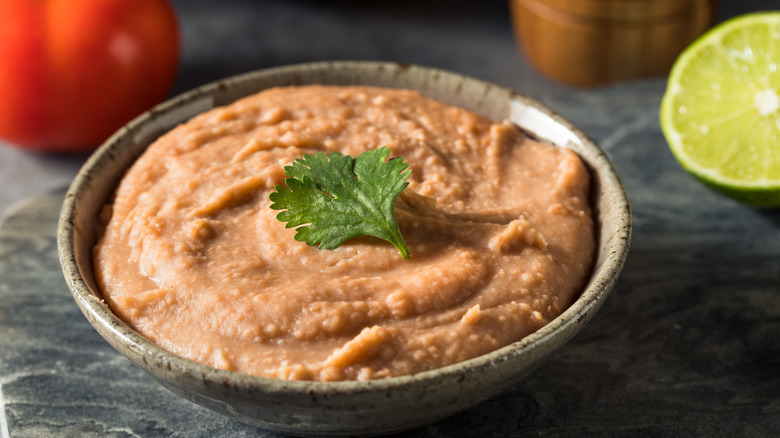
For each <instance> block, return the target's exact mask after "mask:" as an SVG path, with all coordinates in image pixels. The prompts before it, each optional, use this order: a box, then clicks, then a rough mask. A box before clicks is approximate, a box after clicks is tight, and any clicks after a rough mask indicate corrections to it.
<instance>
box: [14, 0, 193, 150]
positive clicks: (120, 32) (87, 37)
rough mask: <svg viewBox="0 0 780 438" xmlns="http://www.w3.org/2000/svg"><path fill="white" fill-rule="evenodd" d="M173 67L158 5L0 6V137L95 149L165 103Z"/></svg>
mask: <svg viewBox="0 0 780 438" xmlns="http://www.w3.org/2000/svg"><path fill="white" fill-rule="evenodd" d="M178 62H179V30H178V25H177V22H176V16H175V14H174V11H173V9H172V8H171V6H170V5H169V4H168V3H167V2H166V0H0V138H2V139H3V140H5V141H7V142H10V143H12V144H15V145H17V146H19V147H22V148H26V149H30V150H36V151H53V152H79V151H86V150H90V149H94V148H95V147H97V146H98V145H99V144H100V143H101V142H103V141H104V140H105V139H106V138H108V137H109V136H110V135H111V134H112V133H113V132H114V131H116V130H117V129H118V128H120V127H121V126H122V125H123V124H125V123H126V122H128V121H129V120H131V119H132V118H133V117H135V116H137V115H139V114H141V113H142V112H144V111H145V110H147V109H149V108H151V107H152V106H153V105H154V104H156V103H158V102H160V101H161V100H162V99H163V98H164V97H165V95H166V93H167V92H168V91H169V89H170V86H171V84H172V82H173V79H174V77H175V75H176V69H177V67H178Z"/></svg>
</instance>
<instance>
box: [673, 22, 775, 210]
mask: <svg viewBox="0 0 780 438" xmlns="http://www.w3.org/2000/svg"><path fill="white" fill-rule="evenodd" d="M778 70H780V12H762V13H755V14H748V15H743V16H741V17H737V18H734V19H731V20H729V21H727V22H725V23H723V24H721V25H719V26H716V27H714V28H713V29H711V30H710V31H709V32H707V33H706V34H704V35H703V36H702V37H700V38H699V39H698V40H696V41H695V42H694V43H693V44H691V46H690V47H688V48H687V49H686V50H685V51H684V52H683V53H682V54H681V55H680V57H679V58H678V59H677V61H676V62H675V65H674V67H673V68H672V71H671V73H670V76H669V81H668V85H667V89H666V94H665V95H664V98H663V101H662V103H661V127H662V129H663V132H664V135H665V136H666V139H667V142H668V143H669V147H670V149H671V150H672V152H673V153H674V155H675V157H676V158H677V160H678V161H679V162H680V164H682V166H683V167H684V168H685V169H686V170H687V171H688V172H690V173H692V174H693V175H694V176H696V177H697V178H699V179H701V180H702V181H704V182H705V183H707V184H708V185H710V186H712V187H714V188H716V189H718V190H720V191H721V192H723V193H725V194H727V195H729V196H731V197H733V198H735V199H737V200H739V201H742V202H745V203H748V204H752V205H755V206H761V207H778V206H780V71H778Z"/></svg>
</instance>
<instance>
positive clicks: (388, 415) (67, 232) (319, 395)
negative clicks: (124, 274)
mask: <svg viewBox="0 0 780 438" xmlns="http://www.w3.org/2000/svg"><path fill="white" fill-rule="evenodd" d="M312 83H319V84H339V85H347V84H363V85H377V86H385V87H394V88H408V89H416V90H419V91H420V92H422V94H424V95H426V96H429V97H432V98H435V99H438V100H440V101H443V102H445V103H449V104H452V105H457V106H461V107H464V108H466V109H468V110H471V111H474V112H477V113H480V114H482V115H485V116H487V117H490V118H493V119H509V120H511V121H513V122H514V123H515V124H517V125H518V126H520V127H521V128H522V129H524V130H525V131H527V132H528V133H530V134H531V135H533V136H536V137H538V138H541V139H546V140H549V141H551V142H553V143H555V144H557V145H559V146H565V147H569V148H571V149H573V150H575V151H576V152H577V153H579V155H580V156H581V157H582V158H583V160H584V161H585V162H586V163H587V165H588V167H589V168H590V171H591V172H592V175H593V177H594V182H595V183H594V184H593V205H594V207H595V212H596V215H597V229H598V239H599V242H598V258H597V260H596V264H595V267H594V271H593V276H592V278H591V280H590V282H589V283H588V285H587V287H586V289H585V291H584V292H583V293H582V295H581V296H580V298H579V299H578V300H577V301H576V302H575V303H574V304H573V305H572V306H571V307H570V308H569V309H568V310H566V311H565V312H564V313H563V314H562V315H561V316H560V317H558V318H556V319H555V320H553V321H552V322H551V323H550V324H548V325H547V326H545V327H543V328H542V329H541V330H539V331H538V332H536V333H534V334H532V335H530V336H528V337H526V338H525V339H523V340H521V341H519V342H516V343H514V344H512V345H509V346H507V347H504V348H501V349H500V350H497V351H495V352H493V353H490V354H486V355H484V356H481V357H478V358H476V359H472V360H469V361H466V362H463V363H459V364H456V365H452V366H448V367H444V368H441V369H437V370H433V371H426V372H423V373H419V374H415V375H411V376H405V377H396V378H391V379H386V380H379V381H371V382H300V381H283V380H276V379H268V378H259V377H252V376H247V375H243V374H238V373H233V372H228V371H222V370H217V369H213V368H210V367H207V366H204V365H200V364H197V363H195V362H192V361H189V360H186V359H183V358H181V357H178V356H175V355H173V354H171V353H169V352H167V351H165V350H163V349H161V348H159V347H157V346H156V345H154V344H152V343H151V342H149V341H148V340H146V339H145V338H144V337H142V336H140V335H139V334H138V333H136V332H135V331H133V330H132V329H130V328H129V327H128V326H127V325H126V324H124V323H123V322H122V321H120V320H119V319H118V318H117V317H116V316H115V315H114V314H113V313H112V312H111V311H110V310H109V309H108V308H107V307H106V306H105V304H104V303H103V302H102V301H101V298H100V292H99V291H98V288H97V287H96V285H95V277H94V274H93V271H92V261H91V248H92V246H93V245H94V244H95V241H96V239H97V237H98V236H97V235H96V229H95V224H96V223H97V217H98V214H99V212H100V209H101V207H102V206H103V205H104V204H105V203H106V202H107V201H108V200H109V198H110V196H111V194H112V192H113V191H114V188H115V187H116V185H117V183H118V182H119V179H120V178H121V177H122V175H123V172H124V171H125V170H126V169H127V168H128V167H129V166H130V165H131V164H132V163H133V161H134V160H135V159H136V158H137V157H138V156H139V155H140V154H141V153H142V152H143V151H144V150H145V149H146V147H147V146H148V145H149V143H150V142H152V141H153V140H154V139H155V138H156V137H157V136H159V135H160V134H161V133H163V132H165V131H167V130H169V129H170V128H172V127H173V126H175V125H177V124H178V123H181V122H183V121H185V120H187V119H188V118H189V117H191V116H193V115H195V114H197V113H200V112H202V111H205V110H208V109H210V108H212V107H215V106H219V105H223V104H227V103H229V102H232V101H234V100H236V99H238V98H240V97H243V96H246V95H249V94H251V93H255V92H257V91H260V90H262V89H265V88H268V87H271V86H278V85H298V84H312ZM630 234H631V214H630V208H629V204H628V200H627V199H626V195H625V192H624V190H623V188H622V186H621V183H620V181H619V179H618V176H617V175H616V174H615V171H614V169H613V168H612V165H611V164H610V162H609V160H608V159H607V157H606V155H605V154H604V153H603V152H602V151H601V150H600V149H599V148H598V147H597V146H596V145H594V144H593V143H592V142H591V141H590V140H589V139H588V138H586V136H585V135H583V133H582V132H580V130H579V129H577V128H576V127H574V126H572V124H571V123H569V122H567V121H566V120H564V119H562V118H561V117H559V116H558V115H556V114H554V113H553V112H552V111H551V110H549V109H547V108H546V107H544V106H543V105H541V104H539V103H538V102H535V101H533V100H531V99H528V98H526V97H523V96H522V95H519V94H518V93H516V92H513V91H511V90H508V89H506V88H502V87H499V86H496V85H493V84H490V83H486V82H483V81H479V80H476V79H473V78H469V77H464V76H461V75H458V74H454V73H449V72H445V71H441V70H434V69H428V68H422V67H417V66H409V65H399V64H392V63H375V62H324V63H314V64H302V65H293V66H287V67H280V68H273V69H268V70H262V71H258V72H253V73H249V74H245V75H242V76H238V77H234V78H230V79H226V80H223V81H219V82H216V83H213V84H209V85H206V86H204V87H201V88H198V89H196V90H194V91H191V92H188V93H185V94H183V95H181V96H178V97H176V98H174V99H172V100H170V101H167V102H165V103H163V104H161V105H159V106H158V107H156V108H155V109H153V110H152V111H151V112H148V113H146V114H143V115H141V116H140V117H138V118H137V119H135V120H134V121H132V122H131V123H130V124H128V125H127V126H125V127H124V128H122V129H121V130H120V131H119V132H117V133H116V134H115V135H114V136H113V137H111V138H110V139H109V140H108V141H106V143H105V144H103V145H102V146H101V147H100V148H99V149H98V150H97V151H96V152H95V153H94V154H93V155H92V156H91V157H90V159H89V160H88V161H87V163H86V164H85V165H84V167H83V169H81V171H80V172H79V174H78V175H77V176H76V178H75V180H74V181H73V184H72V185H71V187H70V190H69V191H68V193H67V196H66V199H65V202H64V205H63V207H62V212H61V216H60V221H59V229H58V245H59V254H60V262H61V264H62V269H63V272H64V274H65V278H66V280H67V283H68V286H69V287H70V289H71V292H72V294H73V298H74V299H75V301H76V303H77V304H78V306H79V307H80V308H81V310H82V312H83V313H84V315H85V316H86V317H87V319H88V320H89V322H90V323H91V324H92V325H93V326H94V327H95V329H96V330H97V331H98V332H99V333H100V334H101V335H102V336H103V337H104V338H105V339H106V340H107V341H108V342H109V343H110V344H111V345H112V346H113V347H114V348H116V349H117V350H118V351H119V352H120V353H121V354H123V355H124V356H126V357H127V358H128V359H130V360H131V361H132V362H133V363H135V364H136V365H138V366H139V367H141V368H143V369H144V370H145V371H146V372H148V373H149V374H150V375H151V376H152V377H153V378H155V379H156V380H157V381H159V382H160V383H161V384H163V385H164V386H165V387H167V388H169V389H170V390H171V391H173V392H175V393H177V394H179V395H181V396H183V397H186V398H187V399H189V400H191V401H193V402H195V403H198V404H200V405H203V406H206V407H209V408H211V409H213V410H215V411H217V412H221V413H223V414H226V415H231V416H234V417H237V418H239V419H241V420H243V421H245V422H248V423H252V424H255V425H257V426H260V427H262V428H266V429H271V430H275V431H280V432H286V433H291V434H296V435H371V434H374V435H375V434H383V433H389V432H394V431H399V430H404V429H409V428H413V427H417V426H421V425H424V424H428V423H432V422H434V421H436V420H439V419H441V418H444V417H446V416H448V415H451V414H453V413H455V412H458V411H461V410H463V409H466V408H468V407H470V406H472V405H475V404H476V403H479V402H481V401H483V400H485V399H487V398H489V397H491V396H493V395H495V394H497V393H499V392H501V391H502V390H504V389H506V388H508V387H509V386H510V385H512V384H514V383H516V382H517V381H518V380H520V379H521V378H522V377H524V376H525V375H526V374H528V373H529V372H530V371H532V370H533V369H534V368H535V367H537V366H538V365H539V363H540V361H542V360H543V359H544V358H546V357H547V356H548V355H549V354H550V353H551V352H552V351H554V350H555V349H557V348H559V347H560V346H562V345H563V344H564V343H566V342H567V341H568V340H569V339H570V338H571V337H572V336H574V334H575V333H577V331H578V330H580V328H581V327H582V326H583V325H584V324H585V323H586V322H587V321H588V320H589V319H590V318H591V317H592V316H593V314H594V313H595V312H596V310H597V309H598V308H599V306H600V305H601V304H602V303H603V302H604V300H605V299H606V298H607V295H608V294H609V292H610V290H611V289H612V287H613V285H614V283H615V281H616V279H617V277H618V274H619V272H620V270H621V268H622V266H623V262H624V260H625V258H626V255H627V253H628V246H629V240H630Z"/></svg>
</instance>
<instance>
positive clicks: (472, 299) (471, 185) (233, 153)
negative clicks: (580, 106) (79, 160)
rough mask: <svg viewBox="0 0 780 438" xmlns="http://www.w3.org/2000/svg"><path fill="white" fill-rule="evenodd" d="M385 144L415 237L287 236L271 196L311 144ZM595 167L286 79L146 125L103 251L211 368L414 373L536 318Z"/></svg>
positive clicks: (555, 306)
mask: <svg viewBox="0 0 780 438" xmlns="http://www.w3.org/2000/svg"><path fill="white" fill-rule="evenodd" d="M380 146H387V147H389V148H390V149H392V155H391V156H402V157H403V159H404V160H405V161H407V162H408V163H410V169H411V170H412V173H411V176H410V179H409V181H410V184H409V187H408V188H407V189H406V190H405V191H404V192H403V193H402V194H401V195H400V196H399V198H398V199H397V201H396V204H395V214H396V218H397V220H398V223H399V226H400V229H401V232H402V234H403V236H404V239H405V240H406V243H407V244H408V246H409V249H410V251H411V258H409V259H408V260H404V259H402V257H401V256H400V254H399V253H398V250H397V249H396V248H395V247H393V246H392V245H391V244H389V243H387V242H385V241H382V240H379V239H375V238H372V237H363V238H355V239H352V240H350V241H348V242H346V243H345V244H343V245H341V246H340V247H338V248H336V249H334V250H321V249H318V248H317V247H316V246H310V245H307V244H306V243H303V242H299V241H296V240H295V239H294V238H293V236H294V234H295V230H294V229H288V228H285V224H284V223H282V222H280V221H278V220H277V219H276V215H277V213H278V212H277V211H274V210H272V209H270V208H269V205H270V201H269V199H268V195H269V193H271V192H272V191H273V190H274V186H276V185H278V184H284V180H285V176H284V166H286V165H289V164H291V163H292V162H293V161H294V160H295V159H296V158H300V157H301V156H302V155H304V154H314V153H316V152H320V151H321V152H325V153H329V152H332V151H340V152H342V153H344V154H349V155H352V156H353V157H354V156H357V155H358V154H360V153H361V152H363V151H365V150H368V149H374V148H377V147H380ZM589 185H590V181H589V175H588V172H587V170H586V168H585V166H584V165H583V163H582V162H581V161H580V159H579V158H578V157H577V155H576V154H575V153H574V152H572V151H571V150H569V149H566V148H561V147H555V146H550V145H547V144H542V143H540V142H537V141H534V140H531V139H530V138H528V137H527V136H525V135H524V134H522V133H521V132H520V131H519V130H518V129H517V128H516V127H515V126H513V125H512V124H510V123H507V122H497V121H491V120H487V119H485V118H483V117H481V116H479V115H476V114H473V113H470V112H468V111H465V110H463V109H460V108H456V107H453V106H449V105H445V104H443V103H440V102H438V101H435V100H432V99H429V98H425V97H422V96H421V95H420V94H418V93H417V92H413V91H407V90H392V89H385V88H374V87H336V86H302V87H280V88H274V89H269V90H266V91H263V92H261V93H259V94H256V95H253V96H250V97H246V98H244V99H242V100H240V101H238V102H235V103H233V104H230V105H227V106H224V107H220V108H215V109H213V110H210V111H208V112H206V113H203V114H200V115H198V116H196V117H194V118H192V119H191V120H190V121H188V122H186V123H184V124H182V125H179V126H178V127H176V128H174V129H173V130H171V131H170V132H168V133H167V134H165V135H163V136H162V137H160V138H159V139H158V140H157V141H155V142H154V143H153V144H152V145H151V146H150V147H149V148H148V150H147V151H146V152H145V153H144V154H143V155H142V156H141V157H140V158H139V159H138V160H137V161H136V163H135V164H134V165H133V166H132V167H131V168H130V170H129V171H128V172H127V174H126V175H125V176H124V178H123V180H122V181H121V183H120V185H119V187H118V189H117V191H116V194H115V197H114V199H113V200H112V202H111V204H110V205H108V206H106V208H105V209H104V215H103V217H102V219H103V220H104V225H105V231H104V232H103V234H102V236H101V238H100V240H99V242H98V244H97V245H96V246H95V248H94V251H93V254H94V266H95V273H96V276H97V279H98V283H99V286H100V288H101V291H102V293H103V297H104V299H105V300H106V302H107V303H108V305H109V306H110V308H111V309H112V310H113V311H114V312H115V313H116V314H117V315H118V316H119V317H120V318H121V319H123V320H124V321H126V322H127V323H128V324H129V325H130V326H132V327H133V328H134V329H135V330H137V331H138V332H140V333H141V334H142V335H144V336H145V337H147V338H148V339H150V340H151V341H152V342H154V343H156V344H157V345H159V346H160V347H162V348H164V349H166V350H169V351H171V352H173V353H175V354H177V355H180V356H183V357H185V358H189V359H191V360H193V361H197V362H200V363H203V364H206V365H209V366H212V367H216V368H221V369H224V370H230V371H236V372H240V373H245V374H251V375H257V376H266V377H273V378H280V379H300V380H326V381H330V380H368V379H380V378H387V377H392V376H399V375H406V374H413V373H417V372H420V371H425V370H430V369H433V368H438V367H442V366H445V365H448V364H453V363H456V362H460V361H463V360H466V359H470V358H474V357H476V356H479V355H482V354H484V353H488V352H490V351H493V350H496V349H498V348H500V347H502V346H505V345H508V344H510V343H512V342H514V341H517V340H519V339H521V338H523V337H524V336H526V335H528V334H530V333H532V332H534V331H536V330H537V329H539V328H540V327H542V326H544V325H545V324H547V323H548V322H549V321H550V320H552V319H553V318H555V317H556V316H557V315H559V314H560V313H561V312H563V311H564V310H565V309H566V308H567V307H568V306H569V305H570V304H571V303H572V301H573V300H574V299H575V298H576V297H577V296H578V295H579V293H580V291H581V289H582V287H583V286H584V284H585V282H586V280H587V278H588V277H589V274H590V270H591V265H592V263H593V258H594V251H595V242H594V240H595V239H594V225H593V219H592V214H591V209H590V206H589V199H588V198H589V190H590V189H589Z"/></svg>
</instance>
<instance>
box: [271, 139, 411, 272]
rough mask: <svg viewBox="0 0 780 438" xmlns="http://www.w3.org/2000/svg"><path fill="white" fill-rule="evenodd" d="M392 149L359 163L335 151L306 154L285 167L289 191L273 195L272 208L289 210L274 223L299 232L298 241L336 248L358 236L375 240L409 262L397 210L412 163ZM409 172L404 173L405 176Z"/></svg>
mask: <svg viewBox="0 0 780 438" xmlns="http://www.w3.org/2000/svg"><path fill="white" fill-rule="evenodd" d="M389 155H390V149H389V148H387V147H384V146H383V147H381V148H378V149H374V150H370V151H365V152H363V153H361V154H360V155H358V156H357V157H355V158H352V157H351V156H349V155H342V154H340V153H338V152H333V153H331V154H328V155H327V156H326V155H325V154H323V153H322V152H318V153H317V154H316V155H304V156H303V157H301V158H299V159H297V160H295V161H294V162H293V163H292V165H290V166H285V168H284V171H285V172H284V174H285V175H287V176H288V177H289V178H287V179H286V180H285V184H286V187H285V186H283V185H277V186H276V187H275V191H274V192H273V193H271V195H270V196H269V198H270V199H271V202H272V204H271V208H272V209H274V210H285V211H282V212H281V213H279V214H278V215H277V216H276V218H277V219H279V220H280V221H282V222H287V224H286V225H285V227H286V228H293V227H298V228H297V229H296V233H295V240H298V241H303V242H306V243H308V244H309V245H316V244H318V243H319V247H320V249H333V248H336V247H338V246H339V245H341V244H342V243H344V242H345V241H347V240H349V239H351V238H353V237H356V236H374V237H378V238H380V239H384V240H387V241H388V242H390V243H392V244H393V245H394V246H395V247H396V248H398V251H400V252H401V256H402V257H403V258H405V259H407V258H409V255H410V254H409V248H408V247H407V246H406V242H404V239H403V237H402V236H401V230H400V229H399V228H398V222H396V220H395V213H394V212H393V205H394V204H395V199H396V198H397V197H398V195H400V194H401V192H402V191H403V190H404V189H405V188H406V186H408V185H409V183H408V182H407V181H406V180H407V178H409V175H410V174H411V170H407V168H408V167H409V163H404V162H403V158H401V157H396V158H392V159H390V160H387V157H388V156H389ZM404 170H406V171H404Z"/></svg>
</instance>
